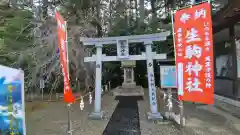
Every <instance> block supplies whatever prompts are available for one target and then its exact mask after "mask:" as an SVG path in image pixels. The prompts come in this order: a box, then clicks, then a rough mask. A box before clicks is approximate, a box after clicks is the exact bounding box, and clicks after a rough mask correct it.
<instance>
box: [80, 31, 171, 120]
mask: <svg viewBox="0 0 240 135" xmlns="http://www.w3.org/2000/svg"><path fill="white" fill-rule="evenodd" d="M168 35H170V32H169V31H167V32H162V33H156V34H146V35H134V36H119V37H104V38H85V37H81V38H80V41H81V42H82V43H83V45H85V46H92V45H94V46H95V47H96V55H92V56H91V57H85V58H84V62H96V78H95V101H94V111H93V112H92V113H91V114H90V115H89V118H91V119H102V118H103V116H104V115H103V112H102V110H101V87H102V84H101V82H102V81H101V80H102V62H103V61H126V60H146V61H147V63H146V64H147V67H148V68H147V72H148V88H149V100H150V112H148V119H153V120H156V119H161V118H162V116H161V115H160V113H159V112H158V107H157V100H156V87H155V78H154V70H153V59H166V58H167V56H166V54H156V52H152V43H153V41H164V40H166V37H167V36H168ZM129 43H144V45H145V47H146V53H144V52H142V54H141V55H129V47H128V46H129ZM108 44H111V45H117V56H106V55H105V54H102V47H103V45H108Z"/></svg>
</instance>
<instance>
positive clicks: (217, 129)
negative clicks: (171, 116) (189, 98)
mask: <svg viewBox="0 0 240 135" xmlns="http://www.w3.org/2000/svg"><path fill="white" fill-rule="evenodd" d="M173 97H174V98H175V99H177V96H176V95H174V96H173ZM160 102H161V104H160V110H161V111H164V110H166V108H165V109H164V107H163V106H164V104H163V100H162V98H161V97H160ZM173 111H174V112H175V113H177V114H179V107H178V105H177V104H176V102H173ZM184 116H185V118H186V126H185V128H184V131H185V132H184V135H240V120H239V119H238V118H236V117H234V116H232V115H231V114H228V113H226V112H223V111H221V110H218V109H217V108H215V107H212V108H210V107H209V106H206V105H201V104H193V103H190V102H185V103H184Z"/></svg>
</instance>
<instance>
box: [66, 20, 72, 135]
mask: <svg viewBox="0 0 240 135" xmlns="http://www.w3.org/2000/svg"><path fill="white" fill-rule="evenodd" d="M64 23H65V31H66V50H67V71H68V80H70V73H69V56H68V54H69V53H68V50H69V48H68V34H67V21H65V22H64ZM67 108H68V135H72V121H71V104H67Z"/></svg>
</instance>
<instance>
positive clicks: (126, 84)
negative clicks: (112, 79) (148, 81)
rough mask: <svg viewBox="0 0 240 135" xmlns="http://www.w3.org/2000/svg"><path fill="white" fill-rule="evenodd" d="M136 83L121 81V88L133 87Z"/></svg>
mask: <svg viewBox="0 0 240 135" xmlns="http://www.w3.org/2000/svg"><path fill="white" fill-rule="evenodd" d="M136 86H137V85H136V83H135V82H133V83H123V84H122V88H135V87H136Z"/></svg>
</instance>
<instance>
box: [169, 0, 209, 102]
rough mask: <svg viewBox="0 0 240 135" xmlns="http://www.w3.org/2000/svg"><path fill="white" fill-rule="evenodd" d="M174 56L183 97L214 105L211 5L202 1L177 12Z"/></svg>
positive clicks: (185, 99) (179, 92) (180, 94)
mask: <svg viewBox="0 0 240 135" xmlns="http://www.w3.org/2000/svg"><path fill="white" fill-rule="evenodd" d="M174 31H175V34H174V36H175V55H176V70H177V81H178V95H179V99H180V100H184V101H192V102H200V103H205V104H213V102H214V66H213V60H214V59H213V41H212V20H211V7H210V4H209V3H202V4H199V5H195V6H192V7H191V8H185V9H181V10H178V11H176V13H175V15H174Z"/></svg>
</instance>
